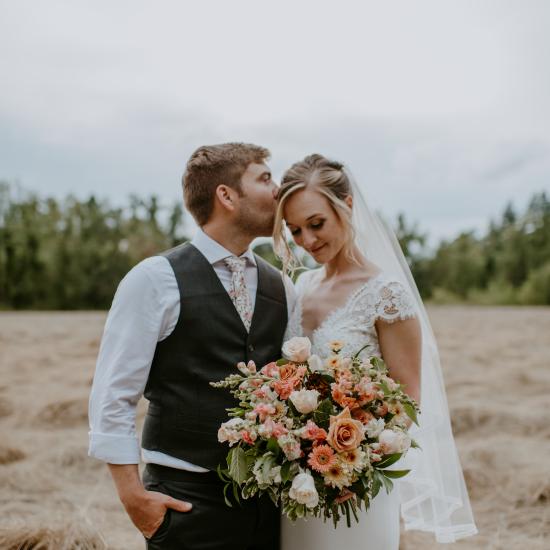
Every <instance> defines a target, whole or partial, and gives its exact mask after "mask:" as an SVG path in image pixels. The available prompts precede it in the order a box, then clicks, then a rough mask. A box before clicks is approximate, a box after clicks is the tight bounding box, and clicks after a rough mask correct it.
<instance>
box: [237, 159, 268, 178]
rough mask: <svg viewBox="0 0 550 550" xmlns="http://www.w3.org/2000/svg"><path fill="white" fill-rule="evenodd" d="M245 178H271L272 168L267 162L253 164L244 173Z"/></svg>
mask: <svg viewBox="0 0 550 550" xmlns="http://www.w3.org/2000/svg"><path fill="white" fill-rule="evenodd" d="M243 176H247V177H252V178H260V177H265V176H271V168H269V166H268V164H267V163H266V162H251V163H250V164H249V165H248V166H247V167H246V170H245V171H244V174H243Z"/></svg>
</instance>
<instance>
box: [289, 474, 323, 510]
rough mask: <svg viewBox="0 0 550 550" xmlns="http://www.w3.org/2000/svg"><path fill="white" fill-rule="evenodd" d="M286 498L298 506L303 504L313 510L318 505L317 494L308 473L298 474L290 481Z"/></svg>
mask: <svg viewBox="0 0 550 550" xmlns="http://www.w3.org/2000/svg"><path fill="white" fill-rule="evenodd" d="M288 496H289V497H290V498H292V499H294V500H295V501H296V502H298V503H299V504H305V505H306V506H307V507H308V508H315V506H317V504H319V493H317V489H316V488H315V483H314V481H313V477H312V475H311V474H310V473H309V472H304V473H301V474H298V475H297V476H296V477H295V478H294V479H293V480H292V487H291V488H290V491H289V492H288Z"/></svg>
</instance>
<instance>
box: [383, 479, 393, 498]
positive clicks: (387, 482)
mask: <svg viewBox="0 0 550 550" xmlns="http://www.w3.org/2000/svg"><path fill="white" fill-rule="evenodd" d="M382 483H383V484H384V487H385V488H386V493H388V494H389V493H390V492H391V490H392V489H393V481H392V480H391V479H388V478H387V477H386V476H382Z"/></svg>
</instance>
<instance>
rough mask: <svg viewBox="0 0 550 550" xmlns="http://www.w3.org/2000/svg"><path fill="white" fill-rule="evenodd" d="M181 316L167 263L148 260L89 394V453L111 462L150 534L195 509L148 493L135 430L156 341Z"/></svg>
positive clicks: (120, 292) (121, 299) (123, 295)
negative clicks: (171, 514) (171, 513)
mask: <svg viewBox="0 0 550 550" xmlns="http://www.w3.org/2000/svg"><path fill="white" fill-rule="evenodd" d="M172 286H174V288H172ZM178 315H179V291H178V289H177V282H176V281H175V278H174V276H173V272H172V270H171V268H170V267H169V264H168V262H167V261H166V260H165V259H164V258H159V257H157V258H149V259H148V260H145V261H144V262H141V263H140V264H138V265H137V266H136V267H135V268H134V269H132V270H131V271H130V272H129V273H128V274H127V275H126V277H125V278H124V279H123V280H122V282H121V283H120V285H119V287H118V289H117V292H116V294H115V297H114V300H113V304H112V306H111V309H110V311H109V315H108V317H107V321H106V323H105V330H104V333H103V338H102V341H101V346H100V351H99V356H98V360H97V365H96V372H95V376H94V381H93V385H92V391H91V394H90V403H89V420H90V432H89V436H90V447H89V454H90V456H93V457H95V458H98V459H100V460H103V461H104V462H106V463H108V465H109V470H110V472H111V475H112V477H113V480H114V482H115V485H116V488H117V492H118V495H119V498H120V500H121V502H122V503H123V505H124V507H125V509H126V511H127V512H128V515H129V516H130V519H131V520H132V521H133V523H134V524H135V525H136V526H137V527H138V529H139V530H140V531H141V532H142V533H143V534H144V535H145V536H150V535H151V534H152V533H153V532H154V531H155V530H156V528H157V527H158V526H159V525H160V523H161V522H162V519H163V517H164V514H165V512H166V508H167V507H168V508H174V509H177V510H179V511H188V510H189V509H190V505H189V504H188V503H183V502H181V501H176V500H175V499H172V498H170V497H168V496H167V495H163V494H162V493H158V492H154V491H146V490H145V488H144V487H143V484H142V483H141V479H140V477H139V471H138V464H139V460H140V449H139V443H138V438H137V435H136V427H135V420H136V406H137V403H138V401H139V400H140V398H141V397H142V395H143V390H144V388H145V385H146V383H147V378H148V376H149V371H150V368H151V363H152V360H153V356H154V352H155V348H156V345H157V342H158V341H160V340H162V339H164V338H166V337H167V336H168V335H169V334H171V332H172V331H173V329H174V326H175V323H176V322H177V318H178Z"/></svg>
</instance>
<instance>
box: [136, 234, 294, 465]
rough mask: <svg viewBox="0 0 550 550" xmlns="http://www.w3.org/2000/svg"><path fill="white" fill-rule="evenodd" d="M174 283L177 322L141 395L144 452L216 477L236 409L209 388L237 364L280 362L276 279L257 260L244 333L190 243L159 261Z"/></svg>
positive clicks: (283, 318) (283, 313)
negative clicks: (221, 435) (221, 434)
mask: <svg viewBox="0 0 550 550" xmlns="http://www.w3.org/2000/svg"><path fill="white" fill-rule="evenodd" d="M162 255H163V256H165V257H166V258H167V259H168V261H169V262H170V265H171V266H172V269H173V270H174V274H175V276H176V280H177V282H178V287H179V293H180V315H179V318H178V321H177V324H176V326H175V328H174V331H173V332H172V333H171V334H170V335H169V336H168V337H167V338H165V339H164V340H163V341H162V342H159V343H158V344H157V347H156V350H155V355H154V358H153V363H152V365H151V372H150V374H149V378H148V381H147V385H146V387H145V392H144V395H145V397H146V398H147V399H148V400H149V408H148V411H147V416H146V417H145V425H144V427H143V436H142V445H143V447H144V448H145V449H148V450H151V451H160V452H163V453H165V454H168V455H171V456H174V457H176V458H180V459H183V460H187V461H188V462H191V463H193V464H196V465H198V466H203V467H205V468H208V469H210V470H215V469H216V467H217V465H218V464H220V463H221V464H222V465H225V456H226V454H227V451H228V450H229V448H228V447H227V445H222V444H220V443H219V442H218V438H217V433H218V428H219V427H220V424H221V423H222V422H225V421H226V420H228V416H227V412H226V410H225V409H226V408H229V407H235V406H237V404H238V403H237V401H236V400H235V399H234V398H233V397H232V396H231V394H230V393H229V391H228V390H227V389H219V388H218V389H216V388H213V387H211V386H210V384H209V382H213V381H218V380H221V379H223V378H225V377H226V376H227V375H229V374H232V373H237V372H238V371H237V369H236V367H235V366H236V364H237V363H238V362H239V361H245V362H248V361H249V360H253V361H255V363H256V365H258V367H261V366H263V365H265V364H266V363H269V362H270V361H274V360H276V359H278V358H279V357H280V354H281V346H282V341H283V335H284V331H285V327H286V323H287V317H288V315H287V304H286V295H285V289H284V285H283V281H282V278H281V274H280V273H279V272H278V271H277V270H276V269H275V268H274V267H272V266H271V265H269V264H268V263H267V262H265V261H264V260H262V258H260V257H258V256H256V261H257V264H258V290H257V294H256V303H255V308H254V315H253V317H252V324H251V327H250V333H248V332H247V331H246V329H245V327H244V325H243V323H242V321H241V318H240V316H239V314H238V313H237V310H236V309H235V306H234V305H233V302H232V301H231V298H230V297H229V295H228V293H227V291H226V290H225V288H224V287H223V285H222V283H221V281H220V280H219V278H218V276H217V275H216V272H215V271H214V269H213V267H212V266H211V265H210V263H209V262H208V260H207V259H206V258H205V257H204V256H203V255H202V254H201V253H200V252H199V251H198V250H197V249H196V248H195V247H194V246H193V245H192V244H189V243H186V244H183V245H180V246H178V247H176V248H173V249H171V250H168V251H167V252H164V253H163V254H162Z"/></svg>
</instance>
